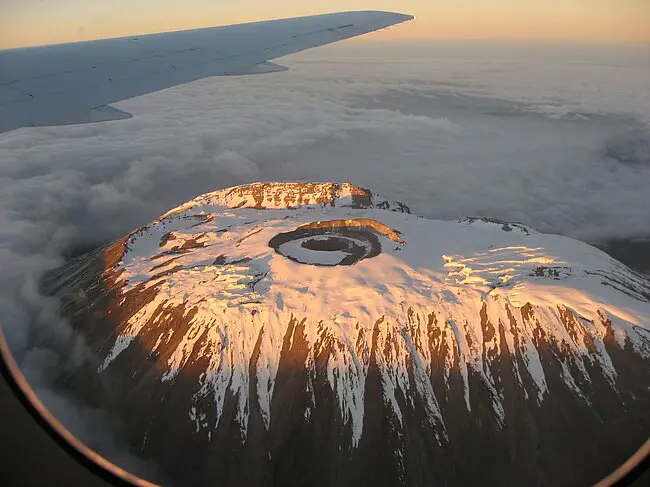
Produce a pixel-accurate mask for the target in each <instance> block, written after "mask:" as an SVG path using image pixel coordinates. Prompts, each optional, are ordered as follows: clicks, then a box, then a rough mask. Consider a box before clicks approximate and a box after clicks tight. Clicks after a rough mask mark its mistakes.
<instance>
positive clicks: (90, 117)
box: [32, 105, 133, 127]
mask: <svg viewBox="0 0 650 487" xmlns="http://www.w3.org/2000/svg"><path fill="white" fill-rule="evenodd" d="M127 118H133V115H131V114H130V113H128V112H125V111H123V110H120V109H119V108H115V107H112V106H110V105H107V106H103V107H97V108H92V109H90V110H88V111H86V112H81V113H72V114H70V115H66V116H63V117H60V118H58V119H54V120H49V121H44V122H37V123H35V124H33V125H32V127H52V126H57V125H77V124H83V123H96V122H110V121H113V120H125V119H127Z"/></svg>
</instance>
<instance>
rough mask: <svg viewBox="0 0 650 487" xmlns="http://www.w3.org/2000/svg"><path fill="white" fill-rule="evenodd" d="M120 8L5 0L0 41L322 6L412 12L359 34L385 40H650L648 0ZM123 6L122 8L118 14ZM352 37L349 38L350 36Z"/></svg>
mask: <svg viewBox="0 0 650 487" xmlns="http://www.w3.org/2000/svg"><path fill="white" fill-rule="evenodd" d="M117 3H124V5H123V8H122V9H117V8H116V6H115V5H113V4H112V3H111V5H107V4H104V3H100V2H99V1H98V0H86V1H84V2H83V4H82V3H81V0H43V2H41V4H39V5H43V8H41V7H39V8H38V9H35V8H33V7H32V8H30V9H27V7H26V6H24V5H23V4H24V2H22V3H21V2H19V1H18V0H7V3H3V5H2V6H0V48H10V47H21V46H29V45H39V44H52V43H60V42H73V41H83V40H90V39H99V38H107V37H120V36H128V35H134V34H147V33H153V32H165V31H175V30H184V29H192V28H199V27H209V26H215V25H228V24H237V23H242V22H252V21H257V20H265V19H272V18H282V17H294V16H302V15H310V14H318V13H325V12H327V11H330V12H331V11H342V10H364V9H382V10H392V11H399V12H404V13H410V14H413V15H415V17H416V19H415V21H412V22H409V23H407V24H402V25H399V26H395V27H392V28H390V29H388V30H386V31H381V32H377V33H373V34H370V35H368V36H364V37H362V38H360V40H359V41H360V42H373V41H382V40H383V41H386V40H403V39H408V40H416V41H427V40H465V39H487V40H510V41H527V40H530V41H569V42H585V43H633V44H636V43H641V44H650V2H649V1H645V0H618V1H614V0H572V1H562V2H559V1H557V0H547V1H542V0H529V1H528V2H526V3H525V5H522V4H520V3H518V2H516V1H515V0H493V1H488V0H458V1H457V2H455V3H454V4H453V5H450V4H441V5H435V4H430V3H429V2H428V0H427V1H425V0H404V1H403V2H399V3H397V2H392V1H390V0H374V1H373V0H351V1H348V2H344V1H343V0H333V1H331V2H328V4H327V9H322V8H318V6H316V7H315V6H312V5H305V4H300V3H298V2H296V1H295V0H279V1H277V2H274V3H273V5H269V4H260V2H257V1H254V0H242V2H241V3H240V4H238V5H215V2H212V1H208V0H188V1H187V2H186V3H185V4H183V6H180V5H178V4H176V3H175V2H170V1H168V0H160V1H159V2H157V3H156V2H154V1H153V0H142V1H141V2H139V3H138V4H137V5H130V4H129V3H128V2H127V1H126V0H117ZM124 12H129V14H128V15H124ZM353 42H354V41H353Z"/></svg>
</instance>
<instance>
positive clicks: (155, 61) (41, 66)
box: [0, 11, 413, 133]
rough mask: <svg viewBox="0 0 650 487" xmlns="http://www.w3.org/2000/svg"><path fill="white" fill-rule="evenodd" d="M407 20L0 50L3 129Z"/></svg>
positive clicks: (253, 66)
mask: <svg viewBox="0 0 650 487" xmlns="http://www.w3.org/2000/svg"><path fill="white" fill-rule="evenodd" d="M411 19H413V17H412V16H410V15H403V14H398V13H392V12H381V11H363V12H344V13H337V14H325V15H314V16H309V17H297V18H292V19H280V20H269V21H264V22H254V23H248V24H238V25H231V26H224V27H209V28H205V29H194V30H186V31H179V32H167V33H162V34H148V35H143V36H132V37H121V38H116V39H103V40H97V41H88V42H75V43H70V44H58V45H50V46H39V47H30V48H21V49H8V50H0V133H2V132H6V131H9V130H13V129H16V128H20V127H29V126H43V125H64V124H67V123H90V122H95V121H105V120H118V119H121V118H129V114H126V113H124V112H120V111H119V110H117V109H116V108H113V107H110V106H108V105H110V104H111V103H116V102H118V101H121V100H126V99H128V98H133V97H135V96H140V95H144V94H147V93H151V92H154V91H158V90H163V89H166V88H170V87H172V86H176V85H180V84H184V83H189V82H191V81H196V80H199V79H202V78H206V77H208V76H226V75H244V74H262V73H269V72H276V71H283V70H284V69H286V68H284V67H283V66H279V65H276V64H273V63H269V62H268V61H270V60H272V59H276V58H278V57H282V56H286V55H288V54H293V53H296V52H300V51H303V50H305V49H310V48H313V47H318V46H323V45H326V44H330V43H333V42H337V41H340V40H343V39H348V38H351V37H355V36H359V35H363V34H366V33H368V32H372V31H375V30H379V29H383V28H385V27H389V26H391V25H395V24H399V23H401V22H405V21H408V20H411Z"/></svg>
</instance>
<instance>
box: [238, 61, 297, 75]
mask: <svg viewBox="0 0 650 487" xmlns="http://www.w3.org/2000/svg"><path fill="white" fill-rule="evenodd" d="M288 69H289V68H287V67H286V66H281V65H279V64H275V63H267V62H264V63H258V64H254V65H253V66H248V67H246V68H244V69H240V70H238V71H233V72H231V73H226V75H227V76H245V75H249V74H267V73H279V72H282V71H287V70H288Z"/></svg>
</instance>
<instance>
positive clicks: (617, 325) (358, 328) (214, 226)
mask: <svg viewBox="0 0 650 487" xmlns="http://www.w3.org/2000/svg"><path fill="white" fill-rule="evenodd" d="M44 285H45V287H46V288H47V289H48V291H49V292H50V293H52V294H55V295H57V296H59V297H60V298H61V300H62V303H63V309H64V313H65V314H66V316H68V317H69V320H70V322H71V323H72V324H73V326H74V327H75V328H76V329H77V330H78V331H79V332H80V333H81V335H82V336H83V337H84V338H85V340H86V342H87V344H88V347H89V349H90V350H92V352H93V354H94V355H95V357H96V361H95V362H94V363H93V364H92V371H91V372H88V371H84V372H83V373H81V372H79V373H77V374H71V375H70V376H69V377H67V378H66V384H67V386H68V387H69V388H70V389H71V390H73V391H74V392H76V393H77V394H79V395H80V396H83V397H86V398H87V399H88V400H89V401H91V402H92V401H96V402H101V404H102V405H103V406H105V407H109V408H111V409H113V410H115V411H116V412H118V413H119V415H120V417H121V418H123V419H124V421H125V422H126V423H127V424H128V426H129V428H128V429H129V434H130V441H131V443H132V444H133V445H134V446H135V447H136V448H137V449H138V450H139V451H141V452H142V455H143V456H145V457H150V458H154V459H156V460H158V461H159V462H160V463H161V464H162V465H165V466H166V467H167V469H168V471H169V476H170V478H171V479H172V480H173V481H174V485H215V486H222V485H238V486H239V485H283V486H284V485H323V486H325V485H327V486H329V485H337V486H338V485H373V486H374V485H587V484H590V483H593V482H594V481H596V480H598V479H599V478H600V477H601V476H603V475H605V474H606V473H608V471H609V470H611V469H613V468H614V467H615V466H616V465H617V464H618V463H620V462H622V461H623V460H624V459H625V458H626V457H627V456H629V455H630V454H631V453H632V452H633V451H634V450H635V449H636V448H637V447H638V446H640V444H641V443H642V442H643V440H644V439H645V438H647V437H648V435H649V433H650V417H648V415H647V412H648V411H649V410H650V282H649V280H648V279H647V278H646V277H643V276H641V275H639V274H637V273H635V272H633V271H631V270H630V269H628V268H627V267H625V266H623V265H622V264H620V263H618V262H616V261H615V260H613V259H611V258H610V257H609V256H607V255H606V254H605V253H603V252H601V251H599V250H597V249H595V248H593V247H591V246H589V245H587V244H584V243H581V242H578V241H575V240H571V239H568V238H565V237H560V236H557V235H546V234H540V233H537V232H535V231H534V230H532V229H530V228H528V227H526V226H524V225H521V224H514V223H506V222H500V221H497V220H492V219H482V218H467V219H463V220H461V221H458V222H450V221H433V220H428V219H425V218H421V217H417V216H414V215H411V214H410V213H409V209H408V207H407V206H405V205H403V204H401V203H395V202H391V201H387V200H384V199H382V198H380V197H379V196H377V195H376V194H373V193H371V192H370V191H368V190H365V189H362V188H359V187H356V186H353V185H350V184H335V183H256V184H250V185H244V186H237V187H234V188H229V189H225V190H220V191H216V192H213V193H208V194H205V195H202V196H200V197H198V198H196V199H194V200H192V201H189V202H188V203H186V204H184V205H182V206H180V207H178V208H176V209H173V210H171V211H169V212H168V213H166V214H165V215H163V216H161V217H160V218H159V219H157V220H156V221H154V222H152V223H150V224H149V225H146V226H144V227H142V228H140V229H138V230H136V231H135V232H133V233H131V234H130V235H127V236H125V237H124V238H122V239H120V240H119V241H117V242H115V243H113V244H111V245H109V246H107V247H105V248H102V249H99V250H97V251H95V252H93V253H90V254H87V255H85V256H83V257H81V258H78V259H76V260H74V261H71V262H70V263H68V264H67V265H66V266H64V267H62V268H60V269H57V270H55V271H53V272H51V273H50V274H49V275H48V276H47V278H46V279H45V283H44Z"/></svg>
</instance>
